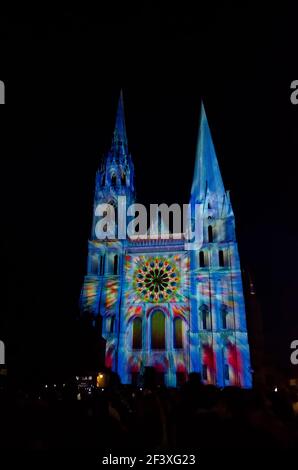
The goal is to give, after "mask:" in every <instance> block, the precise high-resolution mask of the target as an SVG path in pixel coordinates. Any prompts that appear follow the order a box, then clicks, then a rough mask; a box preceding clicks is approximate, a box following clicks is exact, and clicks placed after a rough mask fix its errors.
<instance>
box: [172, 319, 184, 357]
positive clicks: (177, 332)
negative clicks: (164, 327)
mask: <svg viewBox="0 0 298 470" xmlns="http://www.w3.org/2000/svg"><path fill="white" fill-rule="evenodd" d="M173 326H174V328H173V332H174V348H175V349H182V348H183V336H182V327H183V325H182V319H181V318H179V317H177V318H175V319H174V325H173Z"/></svg>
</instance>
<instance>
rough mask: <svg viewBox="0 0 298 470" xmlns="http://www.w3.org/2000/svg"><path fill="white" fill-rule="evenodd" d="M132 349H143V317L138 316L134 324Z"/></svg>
mask: <svg viewBox="0 0 298 470" xmlns="http://www.w3.org/2000/svg"><path fill="white" fill-rule="evenodd" d="M132 349H142V319H141V318H138V317H137V318H135V319H134V320H133V324H132Z"/></svg>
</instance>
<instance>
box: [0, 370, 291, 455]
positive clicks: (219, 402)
mask: <svg viewBox="0 0 298 470" xmlns="http://www.w3.org/2000/svg"><path fill="white" fill-rule="evenodd" d="M107 374H108V375H109V380H108V383H107V386H106V387H105V388H104V389H94V391H93V392H92V394H90V395H86V397H84V396H82V397H81V396H80V398H81V399H78V393H77V389H76V387H75V384H68V385H67V384H66V385H65V386H64V387H63V389H62V388H61V389H59V387H57V388H55V389H54V388H50V387H49V388H47V389H46V390H45V389H43V391H40V390H39V391H38V392H31V393H30V392H28V391H26V392H24V391H20V390H19V391H16V392H15V393H11V391H10V392H8V391H4V390H2V392H1V401H0V416H1V436H0V437H1V440H0V447H1V448H2V449H23V450H51V449H63V450H71V449H77V450H80V449H81V450H94V451H97V450H98V451H100V452H104V451H105V450H106V451H108V449H111V448H112V449H118V450H119V449H120V450H121V449H126V451H127V449H131V451H132V450H133V449H139V450H142V449H145V450H147V451H149V450H159V451H162V450H163V449H176V450H178V449H189V450H192V451H194V450H196V449H198V450H201V449H226V450H228V449H235V448H244V449H252V448H260V449H261V448H262V449H273V448H274V449H291V448H295V447H297V442H298V426H297V422H298V421H297V417H296V416H295V414H294V412H293V407H292V404H291V401H290V400H289V396H288V393H286V392H285V391H282V390H279V391H277V392H276V391H274V390H273V391H269V392H264V391H259V390H255V389H251V390H244V389H240V388H237V387H226V388H224V389H219V388H217V387H215V386H213V385H203V384H202V382H201V377H200V374H197V373H191V374H190V375H189V377H188V381H187V382H186V383H185V384H184V385H183V386H182V387H181V388H180V389H171V388H165V387H163V386H160V385H158V381H157V378H156V374H155V371H154V369H153V368H146V369H145V372H144V376H143V382H142V386H139V387H132V386H127V385H126V386H124V385H122V384H121V383H120V380H119V377H118V375H117V374H115V373H113V372H109V373H107Z"/></svg>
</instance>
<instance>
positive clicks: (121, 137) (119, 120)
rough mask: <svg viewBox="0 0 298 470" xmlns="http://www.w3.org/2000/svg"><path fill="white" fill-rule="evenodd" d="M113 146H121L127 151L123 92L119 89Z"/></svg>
mask: <svg viewBox="0 0 298 470" xmlns="http://www.w3.org/2000/svg"><path fill="white" fill-rule="evenodd" d="M112 147H113V148H122V149H123V150H125V151H127V136H126V127H125V116H124V103H123V92H122V89H121V91H120V96H119V101H118V108H117V114H116V122H115V128H114V134H113V141H112Z"/></svg>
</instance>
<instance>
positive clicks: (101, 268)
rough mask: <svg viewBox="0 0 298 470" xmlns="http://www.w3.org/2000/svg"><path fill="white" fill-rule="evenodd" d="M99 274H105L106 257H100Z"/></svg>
mask: <svg viewBox="0 0 298 470" xmlns="http://www.w3.org/2000/svg"><path fill="white" fill-rule="evenodd" d="M99 274H104V257H103V255H101V257H100V265H99Z"/></svg>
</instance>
